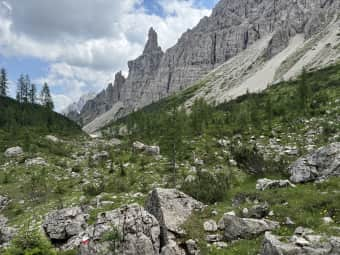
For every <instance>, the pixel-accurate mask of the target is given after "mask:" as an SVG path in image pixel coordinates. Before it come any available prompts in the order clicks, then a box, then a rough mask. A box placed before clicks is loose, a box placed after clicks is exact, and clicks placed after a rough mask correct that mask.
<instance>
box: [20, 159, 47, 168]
mask: <svg viewBox="0 0 340 255" xmlns="http://www.w3.org/2000/svg"><path fill="white" fill-rule="evenodd" d="M47 165H48V164H47V162H46V161H45V159H43V158H41V157H37V158H31V159H26V160H25V166H26V167H30V166H47Z"/></svg>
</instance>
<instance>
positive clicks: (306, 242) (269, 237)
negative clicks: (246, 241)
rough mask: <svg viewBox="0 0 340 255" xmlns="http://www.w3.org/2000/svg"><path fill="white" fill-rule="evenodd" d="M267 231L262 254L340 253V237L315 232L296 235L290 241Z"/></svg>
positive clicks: (322, 254) (333, 254) (328, 254)
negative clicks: (285, 240)
mask: <svg viewBox="0 0 340 255" xmlns="http://www.w3.org/2000/svg"><path fill="white" fill-rule="evenodd" d="M281 239H282V238H280V237H278V236H275V235H273V234H272V233H270V232H266V234H265V238H264V241H263V244H262V250H261V255H278V254H280V255H290V254H297V255H298V254H301V255H336V254H340V238H339V237H327V236H322V235H315V234H306V235H301V234H300V235H294V236H292V237H291V238H290V241H289V242H284V241H282V240H281Z"/></svg>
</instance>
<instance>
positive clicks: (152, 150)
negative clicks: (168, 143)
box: [132, 141, 161, 156]
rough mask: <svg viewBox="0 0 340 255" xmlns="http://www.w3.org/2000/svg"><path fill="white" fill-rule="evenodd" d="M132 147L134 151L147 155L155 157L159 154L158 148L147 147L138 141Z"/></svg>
mask: <svg viewBox="0 0 340 255" xmlns="http://www.w3.org/2000/svg"><path fill="white" fill-rule="evenodd" d="M132 147H133V149H134V150H136V151H141V152H144V153H146V154H148V155H154V156H157V155H159V154H160V153H161V151H160V148H159V146H149V145H146V144H143V143H141V142H138V141H136V142H134V143H133V144H132Z"/></svg>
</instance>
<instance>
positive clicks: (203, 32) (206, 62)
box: [81, 0, 339, 131]
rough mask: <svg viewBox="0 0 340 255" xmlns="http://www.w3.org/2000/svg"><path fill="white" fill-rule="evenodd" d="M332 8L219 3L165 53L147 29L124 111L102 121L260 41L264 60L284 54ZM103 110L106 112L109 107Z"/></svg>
mask: <svg viewBox="0 0 340 255" xmlns="http://www.w3.org/2000/svg"><path fill="white" fill-rule="evenodd" d="M338 8H339V3H338V1H326V0H324V1H320V0H276V1H272V0H262V1H257V0H250V1H249V0H221V1H220V2H219V3H218V4H217V5H216V7H215V8H214V10H213V12H212V15H211V16H210V17H204V18H203V19H202V20H201V21H200V22H199V24H198V25H197V26H196V27H194V28H193V29H191V30H188V31H187V32H185V33H184V34H183V35H182V36H181V38H180V39H179V40H178V42H177V44H176V45H174V46H173V47H172V48H170V49H168V50H167V51H166V52H165V53H163V52H162V50H161V49H160V47H159V46H158V43H157V35H156V33H155V31H154V30H153V29H151V30H150V32H149V39H148V42H147V44H146V46H145V49H144V52H143V54H142V55H141V56H140V57H139V58H137V59H136V60H133V61H130V62H129V64H128V65H129V75H128V77H127V79H126V81H125V83H124V86H123V88H122V89H121V90H120V93H119V94H120V101H121V102H122V103H123V105H124V109H121V108H119V111H117V112H112V113H110V114H111V116H106V117H108V118H109V117H110V118H111V119H116V118H119V117H121V116H124V115H126V114H128V113H130V112H132V111H134V110H135V109H138V108H141V107H143V106H146V105H148V104H150V103H152V102H155V101H158V100H160V99H161V98H164V97H167V96H169V95H171V94H173V93H174V92H177V91H179V90H182V89H185V88H188V87H190V86H192V85H193V84H194V83H195V82H196V81H197V80H198V79H200V78H202V77H203V76H204V75H206V74H207V73H209V72H210V71H211V70H213V69H214V68H216V67H217V66H219V65H221V64H222V63H224V62H226V61H227V60H229V59H230V58H232V57H234V56H236V55H238V54H239V53H240V52H242V51H244V50H245V49H248V48H249V47H250V46H251V45H253V44H254V43H255V42H257V41H259V40H261V39H263V38H266V37H269V44H268V46H267V49H266V54H265V58H267V59H269V58H271V57H273V56H274V55H276V54H277V53H279V52H281V51H282V50H283V49H285V48H286V47H287V45H288V43H289V40H290V38H292V37H293V36H295V35H296V34H297V33H300V34H303V35H304V37H305V38H309V37H310V36H312V35H313V34H315V33H317V32H319V31H320V30H321V29H322V28H323V27H324V26H325V25H326V24H327V23H329V22H330V21H331V20H332V19H333V18H334V16H333V15H334V13H336V12H337V10H338ZM99 101H101V99H100V97H98V104H99ZM104 105H105V107H108V108H112V107H110V106H111V104H104ZM105 107H104V108H105ZM88 108H89V109H85V108H84V109H83V111H82V113H81V115H83V116H82V119H83V121H84V123H85V124H86V123H88V121H89V120H91V119H93V117H94V116H98V114H100V113H101V111H97V112H96V110H97V108H98V107H97V104H95V105H92V107H88ZM90 108H92V109H90ZM88 110H91V111H94V113H93V114H90V115H92V116H91V118H87V116H88V115H89V114H87V113H85V112H87V111H88ZM98 125H99V124H98ZM85 130H87V129H86V128H85ZM89 131H90V130H89ZM91 131H93V130H91Z"/></svg>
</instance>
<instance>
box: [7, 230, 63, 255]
mask: <svg viewBox="0 0 340 255" xmlns="http://www.w3.org/2000/svg"><path fill="white" fill-rule="evenodd" d="M56 254H57V253H56V251H55V250H54V249H53V247H52V245H51V243H50V242H49V241H48V240H47V239H46V238H45V237H43V236H42V235H41V234H40V233H39V232H37V231H34V230H28V229H26V230H23V231H22V232H21V233H19V235H18V236H17V237H16V238H15V239H14V240H13V242H12V245H11V246H10V247H9V248H7V249H6V250H5V252H4V255H56Z"/></svg>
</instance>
